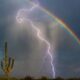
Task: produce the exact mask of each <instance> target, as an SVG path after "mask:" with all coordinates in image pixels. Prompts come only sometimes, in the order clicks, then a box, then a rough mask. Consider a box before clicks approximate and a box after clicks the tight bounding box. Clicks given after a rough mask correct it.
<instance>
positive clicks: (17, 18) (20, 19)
mask: <svg viewBox="0 0 80 80" xmlns="http://www.w3.org/2000/svg"><path fill="white" fill-rule="evenodd" d="M38 6H39V5H37V4H34V5H33V7H32V8H30V9H20V10H19V11H18V13H17V16H16V20H17V22H18V23H22V22H24V20H27V21H28V22H29V23H30V24H31V26H32V28H33V29H34V30H35V31H36V36H37V37H38V39H40V40H41V41H42V42H44V43H45V44H46V45H47V55H48V56H49V57H50V64H51V68H52V73H53V78H55V70H54V64H53V57H52V54H51V45H50V42H49V41H48V40H46V39H45V38H44V37H43V36H42V32H41V30H40V29H39V28H38V27H36V26H35V25H34V23H33V21H32V20H31V19H29V18H27V19H25V17H24V15H23V14H22V13H26V12H27V13H30V12H31V11H33V10H34V9H35V8H36V7H38Z"/></svg>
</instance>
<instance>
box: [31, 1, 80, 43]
mask: <svg viewBox="0 0 80 80" xmlns="http://www.w3.org/2000/svg"><path fill="white" fill-rule="evenodd" d="M30 3H31V4H32V5H34V4H35V3H33V2H31V1H30ZM38 8H40V9H41V10H42V11H43V12H45V13H47V14H48V15H50V16H51V17H53V18H55V19H56V21H58V22H59V23H60V24H61V25H62V26H63V27H64V28H65V29H66V30H67V31H68V32H69V33H70V34H71V35H72V36H73V37H74V38H75V40H76V41H77V42H78V44H80V40H79V38H78V37H77V35H76V34H75V33H74V31H72V30H71V29H70V28H69V27H68V26H67V25H66V24H65V22H64V21H62V20H61V19H59V18H58V17H57V16H55V15H53V14H52V13H51V12H50V11H48V10H47V9H46V8H43V7H41V6H38Z"/></svg>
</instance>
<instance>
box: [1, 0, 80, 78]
mask: <svg viewBox="0 0 80 80" xmlns="http://www.w3.org/2000/svg"><path fill="white" fill-rule="evenodd" d="M71 1H72V0H71ZM71 1H67V0H65V2H64V0H61V1H60V0H51V1H50V0H41V1H40V4H41V5H42V6H44V7H46V8H47V9H49V11H51V12H52V13H53V14H55V15H57V16H58V17H60V18H61V19H62V20H64V22H65V23H66V24H68V25H69V26H70V28H71V29H72V30H73V31H74V32H75V33H76V34H77V36H79V37H80V31H79V30H80V27H79V20H80V19H79V12H78V11H79V3H80V2H79V0H77V1H75V0H73V1H72V2H71ZM29 4H30V3H29V2H26V0H7V1H5V0H0V60H1V59H3V56H4V42H5V41H6V40H7V42H8V52H9V56H11V57H13V58H14V59H15V65H14V70H13V72H12V75H13V76H21V77H23V76H27V75H29V76H34V77H41V76H48V77H52V70H51V65H50V57H49V56H47V58H45V55H46V49H47V46H46V44H44V43H43V42H41V41H40V40H39V39H38V38H37V36H36V31H35V30H34V29H32V27H31V24H30V23H28V22H26V21H25V22H24V23H23V24H18V23H17V21H16V14H17V11H18V10H19V9H21V8H27V7H28V6H29ZM74 8H75V9H74ZM75 10H76V11H75ZM29 16H30V19H31V20H32V21H33V22H34V23H35V25H36V26H37V27H38V28H40V30H41V31H42V33H43V36H44V38H45V39H47V40H48V41H49V42H50V44H51V49H52V50H51V53H52V56H53V58H54V60H53V64H54V67H55V73H56V77H57V76H62V77H79V76H80V63H79V61H80V58H79V56H80V44H79V43H78V42H77V41H76V39H75V38H74V36H72V35H71V34H70V32H69V31H67V30H66V29H65V28H64V26H63V25H61V24H60V23H59V22H58V21H56V20H55V19H54V18H52V17H51V16H50V15H48V14H46V12H43V11H42V10H40V9H38V8H37V9H35V10H34V11H33V12H32V13H30V14H29ZM64 73H65V74H64ZM0 74H1V75H2V74H3V72H2V70H1V69H0Z"/></svg>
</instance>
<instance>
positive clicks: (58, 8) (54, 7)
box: [41, 0, 80, 38]
mask: <svg viewBox="0 0 80 80" xmlns="http://www.w3.org/2000/svg"><path fill="white" fill-rule="evenodd" d="M41 4H43V6H44V7H47V8H48V10H49V11H51V12H52V13H53V14H54V15H56V16H58V17H59V18H61V19H62V20H63V21H65V23H66V24H68V25H69V26H70V28H71V29H72V30H73V31H74V32H75V33H76V34H77V36H78V37H79V38H80V0H41Z"/></svg>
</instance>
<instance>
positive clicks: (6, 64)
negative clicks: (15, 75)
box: [1, 42, 14, 77]
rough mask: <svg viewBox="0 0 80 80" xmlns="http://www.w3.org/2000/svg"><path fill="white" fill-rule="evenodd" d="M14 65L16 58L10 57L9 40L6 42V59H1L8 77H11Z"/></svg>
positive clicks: (2, 66)
mask: <svg viewBox="0 0 80 80" xmlns="http://www.w3.org/2000/svg"><path fill="white" fill-rule="evenodd" d="M13 66H14V59H12V58H11V57H8V47H7V42H5V55H4V59H3V60H2V61H1V68H2V70H3V71H4V73H5V75H6V76H7V77H9V74H10V72H11V71H12V69H13Z"/></svg>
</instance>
